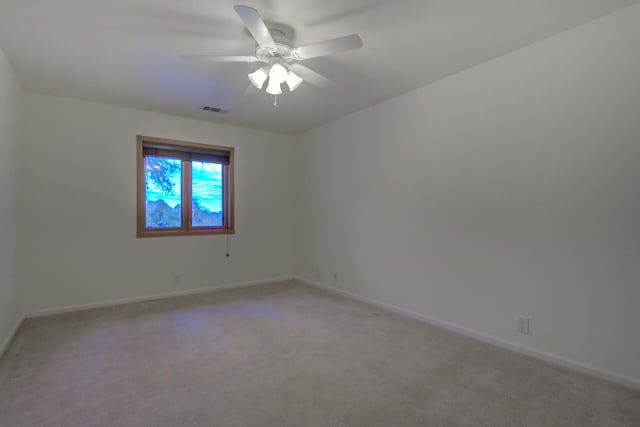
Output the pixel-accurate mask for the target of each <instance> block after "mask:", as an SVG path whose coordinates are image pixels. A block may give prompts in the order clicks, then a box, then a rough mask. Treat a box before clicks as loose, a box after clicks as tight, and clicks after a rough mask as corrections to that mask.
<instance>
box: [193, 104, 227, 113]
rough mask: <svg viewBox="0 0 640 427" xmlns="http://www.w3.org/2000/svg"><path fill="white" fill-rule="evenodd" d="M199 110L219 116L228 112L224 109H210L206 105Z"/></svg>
mask: <svg viewBox="0 0 640 427" xmlns="http://www.w3.org/2000/svg"><path fill="white" fill-rule="evenodd" d="M200 109H201V110H203V111H211V112H212V113H220V114H226V113H228V112H229V110H225V109H224V108H218V107H210V106H208V105H203V106H202V107H200Z"/></svg>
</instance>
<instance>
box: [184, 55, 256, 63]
mask: <svg viewBox="0 0 640 427" xmlns="http://www.w3.org/2000/svg"><path fill="white" fill-rule="evenodd" d="M180 58H182V59H186V60H195V61H214V62H260V59H258V58H257V57H255V56H218V55H181V56H180Z"/></svg>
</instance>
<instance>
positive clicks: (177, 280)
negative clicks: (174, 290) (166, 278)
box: [173, 274, 182, 286]
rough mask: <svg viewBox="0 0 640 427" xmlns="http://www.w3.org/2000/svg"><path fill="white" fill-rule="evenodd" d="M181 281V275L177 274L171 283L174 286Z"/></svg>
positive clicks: (178, 284)
mask: <svg viewBox="0 0 640 427" xmlns="http://www.w3.org/2000/svg"><path fill="white" fill-rule="evenodd" d="M181 283H182V276H180V275H179V274H177V275H175V276H174V277H173V284H174V285H176V286H180V284H181Z"/></svg>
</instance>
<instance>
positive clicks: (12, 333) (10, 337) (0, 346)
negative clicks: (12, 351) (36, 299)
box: [0, 315, 26, 360]
mask: <svg viewBox="0 0 640 427" xmlns="http://www.w3.org/2000/svg"><path fill="white" fill-rule="evenodd" d="M25 318H26V317H25V316H24V315H23V316H20V318H19V319H18V320H17V321H16V323H15V324H14V325H13V328H11V330H10V331H9V333H8V334H7V336H6V338H5V339H4V341H2V344H0V360H2V357H3V356H4V354H5V352H6V351H7V350H8V349H9V344H11V341H12V340H13V337H15V336H16V333H17V332H18V329H20V326H22V322H24V319H25Z"/></svg>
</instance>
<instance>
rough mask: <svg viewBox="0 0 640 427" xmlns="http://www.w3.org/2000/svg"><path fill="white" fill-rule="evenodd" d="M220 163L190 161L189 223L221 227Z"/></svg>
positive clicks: (221, 183)
mask: <svg viewBox="0 0 640 427" xmlns="http://www.w3.org/2000/svg"><path fill="white" fill-rule="evenodd" d="M222 178H223V177H222V165H221V164H218V163H209V162H196V161H192V162H191V225H192V226H194V227H221V226H222V225H223V224H224V218H223V191H222V189H223V179H222Z"/></svg>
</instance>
